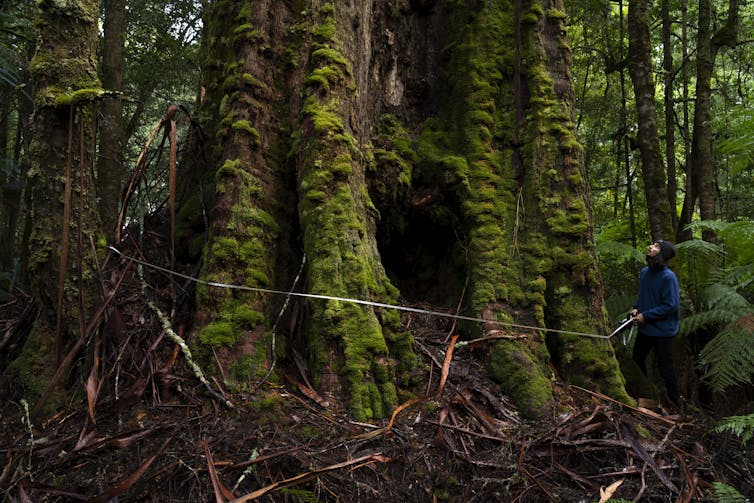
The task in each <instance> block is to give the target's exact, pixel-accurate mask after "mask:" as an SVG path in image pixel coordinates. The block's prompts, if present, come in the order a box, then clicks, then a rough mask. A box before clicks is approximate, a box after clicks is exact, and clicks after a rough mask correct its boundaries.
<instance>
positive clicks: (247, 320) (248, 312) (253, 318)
mask: <svg viewBox="0 0 754 503" xmlns="http://www.w3.org/2000/svg"><path fill="white" fill-rule="evenodd" d="M264 319H265V316H264V313H260V312H259V311H257V310H255V309H252V308H250V307H249V306H247V305H246V304H239V305H238V306H236V307H235V309H234V310H233V313H232V314H231V320H232V323H233V326H236V327H243V328H254V327H255V326H257V325H258V324H259V323H261V322H262V321H264Z"/></svg>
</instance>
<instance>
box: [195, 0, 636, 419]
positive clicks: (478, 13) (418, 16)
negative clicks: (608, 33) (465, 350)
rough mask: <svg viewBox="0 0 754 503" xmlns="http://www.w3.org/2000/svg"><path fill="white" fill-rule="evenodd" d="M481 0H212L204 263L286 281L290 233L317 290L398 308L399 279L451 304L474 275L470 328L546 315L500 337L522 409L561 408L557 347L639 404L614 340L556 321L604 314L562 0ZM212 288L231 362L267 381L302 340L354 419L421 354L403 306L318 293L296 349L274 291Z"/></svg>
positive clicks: (319, 377) (601, 324) (204, 295)
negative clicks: (280, 350) (210, 182)
mask: <svg viewBox="0 0 754 503" xmlns="http://www.w3.org/2000/svg"><path fill="white" fill-rule="evenodd" d="M473 3H474V5H473V8H469V5H468V2H466V1H456V0H446V1H443V2H431V1H430V2H420V3H414V2H411V3H410V5H405V4H401V5H393V4H390V3H382V2H374V1H372V0H358V1H356V2H351V3H348V2H324V1H309V2H306V5H305V9H304V8H301V7H303V6H301V5H299V8H296V9H289V7H288V6H287V5H286V4H285V3H281V2H267V1H261V0H260V1H256V2H251V3H249V4H248V5H247V6H245V7H243V8H240V9H239V8H237V7H234V3H233V2H226V1H222V2H218V3H216V4H215V6H214V10H213V11H212V12H213V14H212V15H211V16H210V18H209V19H208V23H207V30H208V36H207V40H209V41H210V43H211V46H210V47H209V57H208V62H209V64H208V66H207V68H206V75H207V80H206V84H205V88H206V94H205V97H204V102H203V105H202V111H201V113H200V116H201V117H202V123H203V130H204V131H205V132H206V133H207V136H208V137H209V138H216V139H217V142H216V143H215V145H214V146H216V148H214V149H212V148H210V149H208V159H212V161H210V162H212V163H214V165H215V166H216V168H215V169H213V170H212V172H213V173H214V176H215V181H214V183H215V191H214V192H215V201H214V204H213V206H212V207H213V210H212V212H211V215H210V216H211V222H210V227H211V233H210V238H209V242H208V243H207V244H206V247H205V252H204V258H203V273H202V274H203V277H204V278H205V279H208V280H211V281H215V282H222V283H236V284H238V283H240V284H245V285H248V286H252V287H265V288H267V287H273V288H277V289H283V288H287V287H288V286H289V285H290V282H291V280H292V278H293V276H294V275H295V268H296V267H295V266H296V265H297V264H298V262H299V261H300V259H301V254H300V253H297V252H293V251H291V250H296V249H298V248H300V249H302V251H303V255H305V257H306V272H305V276H306V281H305V290H306V291H307V292H309V293H312V294H315V295H321V296H330V297H338V298H353V299H359V300H363V301H367V302H369V301H375V302H379V303H391V304H394V303H397V302H398V290H397V289H396V287H395V286H394V281H395V282H402V283H403V284H404V285H406V286H407V288H406V290H407V292H413V293H414V294H415V292H422V293H427V294H428V295H432V296H436V297H443V298H454V299H456V302H457V299H458V298H459V297H461V296H462V294H463V292H464V288H463V284H464V281H463V280H462V278H463V277H464V276H467V277H468V290H467V291H466V295H465V296H464V297H463V300H464V302H463V305H464V307H465V312H466V313H470V314H471V315H473V316H476V317H479V318H481V319H483V320H484V321H483V322H482V323H474V324H466V325H465V326H463V327H462V333H463V335H464V336H466V337H477V336H479V335H491V334H493V333H505V332H507V333H509V334H513V332H516V330H515V329H512V328H511V323H514V324H526V325H530V326H533V327H535V328H539V329H540V330H534V331H527V333H526V334H525V335H527V340H526V341H524V342H521V341H505V342H500V343H498V344H495V345H494V349H492V351H491V354H490V360H489V365H490V370H491V372H492V373H493V375H494V376H495V378H496V379H498V380H499V381H500V382H501V384H502V385H503V388H504V390H505V392H506V393H509V394H510V395H511V396H512V397H514V399H515V400H516V402H517V403H518V404H519V405H520V406H521V409H522V411H523V413H524V414H526V415H529V416H539V415H542V414H545V413H547V412H548V411H549V410H550V408H551V407H552V405H553V403H554V399H553V382H552V380H551V377H552V375H553V364H554V366H555V367H556V368H557V371H558V372H559V373H560V375H561V376H563V377H564V378H566V379H568V380H570V381H571V382H576V383H581V384H586V383H590V386H591V387H594V388H597V389H600V390H602V391H604V392H606V393H609V394H611V395H613V396H616V397H618V398H620V399H624V400H630V399H629V398H628V396H627V395H626V393H625V390H624V388H623V382H622V376H621V374H620V371H619V369H618V365H617V362H616V360H615V358H614V355H613V351H612V347H611V346H610V344H609V343H607V342H605V341H598V342H597V341H595V340H594V339H589V338H583V337H579V336H576V335H573V334H570V335H568V334H559V335H552V334H551V335H549V336H546V335H545V334H546V333H547V329H557V330H565V331H570V332H590V333H591V332H596V333H605V331H606V330H607V324H606V319H605V314H604V313H605V311H604V305H603V292H602V287H601V280H600V278H599V274H598V273H597V271H598V268H597V262H596V256H595V252H594V244H593V242H592V217H591V211H590V207H589V195H588V191H587V185H586V181H585V176H584V172H583V171H584V165H583V159H582V156H581V147H580V146H579V144H578V142H577V140H576V138H575V135H574V124H573V117H572V113H573V92H572V84H571V75H570V66H569V65H570V49H569V47H568V42H567V40H566V39H565V36H564V32H565V30H564V18H565V13H564V9H563V5H562V3H561V2H558V1H554V2H543V3H537V4H536V5H534V6H527V7H526V8H525V9H524V8H523V7H522V5H521V4H519V3H517V2H515V3H514V2H473ZM268 12H270V13H271V14H270V15H267V13H268ZM512 13H515V17H514V15H513V14H512ZM229 18H231V19H235V25H234V24H233V23H227V22H225V21H226V20H227V19H229ZM286 131H291V132H292V135H291V137H290V138H289V137H287V136H286V135H285V134H283V133H284V132H286ZM276 201H277V203H276ZM291 210H294V211H291ZM417 250H420V252H417ZM461 250H463V251H461ZM428 257H431V258H428ZM385 264H389V265H390V267H389V268H386V265H385ZM440 264H442V266H441V265H440ZM402 270H404V271H409V272H408V273H407V275H410V276H411V277H410V278H407V279H405V280H402V278H401V274H397V271H402ZM391 271H392V273H393V275H390V274H389V273H390V272H391ZM389 275H390V278H391V279H393V281H391V279H389V278H388V276H389ZM459 279H460V281H459ZM410 294H411V293H409V295H410ZM420 295H421V294H420ZM198 301H199V304H200V316H199V320H198V323H197V341H198V343H197V345H198V346H199V349H200V350H201V349H202V348H203V349H204V350H205V353H206V354H209V348H210V347H212V348H214V349H215V350H216V351H218V355H219V358H218V360H219V362H220V365H221V366H223V367H228V368H230V369H232V371H231V372H229V374H231V375H235V376H236V377H238V376H243V378H245V379H250V378H258V377H259V376H260V375H263V374H265V370H267V369H268V368H269V367H270V365H271V361H272V360H273V359H274V358H276V357H279V358H283V357H285V356H287V358H288V359H289V361H292V360H293V356H292V353H293V349H294V348H296V349H300V350H301V351H303V352H305V354H306V355H307V356H308V358H307V361H308V372H309V374H310V377H311V378H312V382H313V384H314V386H315V387H316V388H317V390H318V391H319V392H320V394H321V395H322V396H324V397H325V398H326V399H328V400H331V401H332V402H333V403H344V404H345V405H346V407H347V408H348V410H349V412H350V413H351V414H352V415H353V416H354V417H356V418H360V419H369V418H379V417H384V416H385V415H387V414H388V413H389V412H390V410H391V409H392V408H393V407H394V406H395V405H396V404H397V400H398V388H397V387H398V386H399V385H400V384H401V383H403V384H405V383H406V382H407V381H406V379H408V378H410V375H411V372H412V369H413V368H414V367H415V364H416V359H415V356H414V353H413V346H412V338H411V336H410V335H409V334H408V333H406V331H405V330H404V329H403V328H402V327H401V323H400V318H399V316H398V313H397V312H396V311H393V310H389V309H382V308H380V309H377V308H374V307H369V306H364V305H363V304H355V303H351V302H346V301H342V300H337V299H322V298H318V299H310V300H308V301H307V302H306V303H305V305H304V309H303V310H302V311H301V312H302V314H301V318H302V319H303V322H302V323H301V324H300V325H299V328H298V329H294V330H293V331H292V332H291V333H289V334H288V338H287V342H286V346H287V347H288V348H289V349H288V352H287V354H285V355H284V354H279V355H272V354H270V353H269V348H270V347H271V346H272V342H271V340H272V333H271V332H272V330H271V325H272V320H273V315H274V314H275V311H274V309H273V307H274V306H277V305H279V302H280V301H279V300H276V299H273V298H271V297H269V296H264V295H261V294H260V293H238V292H235V293H230V292H229V291H227V290H214V289H213V290H208V289H201V291H200V292H199V295H198ZM294 321H298V318H296V320H294ZM297 334H303V338H302V339H299V338H298V337H299V336H298V335H297ZM278 337H280V336H279V335H278ZM278 347H279V346H278Z"/></svg>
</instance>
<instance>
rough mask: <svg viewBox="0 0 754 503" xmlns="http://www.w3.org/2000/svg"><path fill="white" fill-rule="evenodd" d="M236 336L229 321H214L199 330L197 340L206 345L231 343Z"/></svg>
mask: <svg viewBox="0 0 754 503" xmlns="http://www.w3.org/2000/svg"><path fill="white" fill-rule="evenodd" d="M237 338H238V334H237V332H236V331H235V330H234V329H233V326H232V325H231V323H230V322H227V321H216V322H213V323H210V324H208V325H207V326H205V327H204V328H202V329H201V330H200V331H199V340H200V341H201V342H202V343H203V344H206V345H208V346H222V345H223V344H226V345H229V346H230V345H232V344H233V343H235V342H236V340H237Z"/></svg>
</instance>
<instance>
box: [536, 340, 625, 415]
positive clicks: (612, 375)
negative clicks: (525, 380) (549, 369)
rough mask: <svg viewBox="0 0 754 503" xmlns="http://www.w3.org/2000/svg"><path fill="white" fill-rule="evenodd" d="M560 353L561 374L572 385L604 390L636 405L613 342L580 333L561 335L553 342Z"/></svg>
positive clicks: (554, 351) (558, 362) (559, 371)
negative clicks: (579, 334)
mask: <svg viewBox="0 0 754 503" xmlns="http://www.w3.org/2000/svg"><path fill="white" fill-rule="evenodd" d="M550 346H551V350H552V352H553V353H554V354H557V355H558V360H557V363H556V366H557V369H558V373H559V374H560V375H561V376H562V377H563V379H565V380H566V381H568V382H569V383H571V384H574V385H576V386H582V387H585V388H588V389H591V390H594V391H598V392H600V393H604V394H605V395H608V396H610V397H612V398H615V399H616V400H619V401H621V402H623V403H627V404H630V405H633V404H634V403H635V402H634V400H633V398H631V397H630V396H629V394H628V393H627V392H626V382H625V379H624V377H623V374H622V373H621V371H620V368H619V366H618V360H617V358H616V357H615V352H614V351H613V347H612V345H611V344H610V342H608V341H606V340H604V339H594V338H589V337H583V336H578V335H567V334H560V335H558V336H557V338H556V339H555V343H553V344H551V345H550Z"/></svg>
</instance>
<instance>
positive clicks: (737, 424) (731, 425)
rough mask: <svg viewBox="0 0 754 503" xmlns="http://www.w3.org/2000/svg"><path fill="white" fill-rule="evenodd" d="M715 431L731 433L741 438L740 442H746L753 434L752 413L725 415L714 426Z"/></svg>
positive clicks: (753, 420)
mask: <svg viewBox="0 0 754 503" xmlns="http://www.w3.org/2000/svg"><path fill="white" fill-rule="evenodd" d="M715 431H716V432H718V433H722V432H726V431H727V432H730V433H733V434H734V435H736V436H737V437H739V438H740V439H741V443H742V444H746V442H748V441H749V440H751V437H752V434H754V414H749V415H748V416H730V417H726V418H725V419H723V420H722V421H721V422H720V424H718V425H717V426H716V427H715Z"/></svg>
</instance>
